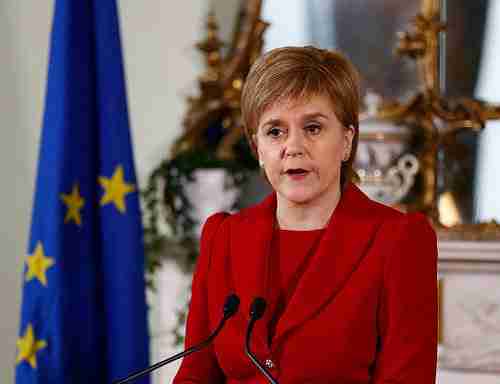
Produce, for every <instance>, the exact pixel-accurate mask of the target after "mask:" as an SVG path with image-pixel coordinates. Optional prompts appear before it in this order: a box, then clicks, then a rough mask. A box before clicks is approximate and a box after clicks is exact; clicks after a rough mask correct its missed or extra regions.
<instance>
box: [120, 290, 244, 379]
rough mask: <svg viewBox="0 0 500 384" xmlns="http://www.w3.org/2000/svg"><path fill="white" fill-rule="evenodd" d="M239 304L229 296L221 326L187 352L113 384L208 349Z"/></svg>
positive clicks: (237, 300) (233, 296)
mask: <svg viewBox="0 0 500 384" xmlns="http://www.w3.org/2000/svg"><path fill="white" fill-rule="evenodd" d="M239 304H240V299H239V298H238V296H236V295H235V294H232V295H229V296H228V297H227V298H226V301H225V303H224V316H223V317H222V319H221V321H220V322H219V325H218V326H217V328H215V330H214V331H213V332H212V333H211V334H210V335H209V336H208V337H207V338H206V339H205V340H204V341H202V342H201V343H199V344H196V345H194V346H192V347H190V348H188V349H186V350H185V351H182V352H179V353H177V354H175V355H173V356H171V357H169V358H167V359H165V360H162V361H160V362H158V363H156V364H153V365H152V366H150V367H148V368H145V369H142V370H140V371H137V372H135V373H132V374H131V375H129V376H127V377H125V378H123V379H120V380H117V381H114V382H113V384H125V383H129V382H130V381H132V380H135V379H137V378H139V377H141V376H144V375H146V374H148V373H150V372H152V371H154V370H155V369H158V368H160V367H163V366H164V365H166V364H168V363H171V362H173V361H175V360H178V359H180V358H182V357H184V356H187V355H190V354H191V353H194V352H197V351H199V350H201V349H203V348H205V347H207V346H208V345H209V344H210V343H211V342H212V341H213V339H215V337H216V336H217V335H218V334H219V332H220V331H221V330H222V328H223V327H224V324H226V321H227V320H228V319H229V318H230V317H232V316H233V315H234V314H235V313H236V312H237V311H238V306H239Z"/></svg>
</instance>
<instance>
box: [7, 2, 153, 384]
mask: <svg viewBox="0 0 500 384" xmlns="http://www.w3.org/2000/svg"><path fill="white" fill-rule="evenodd" d="M148 348H149V340H148V331H147V311H146V303H145V283H144V248H143V242H142V227H141V214H140V209H139V200H138V186H137V183H136V177H135V170H134V162H133V155H132V147H131V139H130V133H129V122H128V114H127V104H126V92H125V84H124V71H123V64H122V53H121V47H120V37H119V25H118V15H117V9H116V3H115V0H92V1H91V0H86V1H74V0H56V2H55V13H54V21H53V29H52V37H51V49H50V60H49V70H48V81H47V94H46V101H45V114H44V120H43V127H42V135H41V143H40V153H39V164H38V173H37V180H36V190H35V195H34V206H33V213H32V223H31V233H30V240H29V244H28V250H27V257H26V263H25V268H24V272H23V303H22V309H21V323H20V329H19V335H18V341H17V351H16V383H17V384H27V383H37V384H45V383H47V384H48V383H50V384H59V383H65V384H67V383H71V384H78V383H85V384H88V383H110V382H111V381H112V380H114V379H117V378H121V377H123V376H126V375H127V374H129V373H130V372H132V371H135V370H138V369H141V368H144V367H146V366H147V365H148V360H149V359H148V355H149V351H148ZM136 382H137V383H148V382H149V380H148V379H144V380H142V381H141V380H137V381H136Z"/></svg>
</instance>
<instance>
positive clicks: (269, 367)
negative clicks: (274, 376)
mask: <svg viewBox="0 0 500 384" xmlns="http://www.w3.org/2000/svg"><path fill="white" fill-rule="evenodd" d="M264 365H265V366H266V368H268V369H273V368H274V363H273V361H272V360H271V359H266V361H264Z"/></svg>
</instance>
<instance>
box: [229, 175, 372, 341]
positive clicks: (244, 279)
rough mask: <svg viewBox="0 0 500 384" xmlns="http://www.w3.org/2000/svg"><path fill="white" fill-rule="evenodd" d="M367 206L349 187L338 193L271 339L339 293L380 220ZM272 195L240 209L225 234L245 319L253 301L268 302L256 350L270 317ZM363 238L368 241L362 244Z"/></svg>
mask: <svg viewBox="0 0 500 384" xmlns="http://www.w3.org/2000/svg"><path fill="white" fill-rule="evenodd" d="M375 206H376V203H373V202H372V201H370V200H369V199H368V198H367V197H366V196H365V195H364V194H363V193H362V192H361V191H360V190H359V189H358V188H357V187H356V186H354V185H353V184H349V185H348V186H347V187H346V189H345V190H344V192H343V194H342V198H341V200H340V202H339V204H338V206H337V207H336V209H335V211H334V213H333V215H332V217H331V219H330V222H329V224H328V227H327V229H326V232H325V233H324V235H323V237H322V239H321V242H320V244H319V247H318V250H317V251H316V253H315V255H313V258H312V259H311V262H310V264H309V267H308V268H307V270H306V271H305V272H304V275H303V276H302V278H301V281H300V282H299V284H298V286H297V289H296V290H295V292H294V294H293V296H292V298H291V301H290V303H289V304H288V306H287V309H286V310H285V312H284V313H283V315H282V317H281V319H280V320H279V322H278V324H277V328H276V335H275V340H278V339H279V338H281V337H283V336H284V335H285V334H286V333H287V332H289V331H290V330H292V329H293V328H295V327H296V326H299V325H300V324H302V323H303V322H304V321H306V320H307V319H308V318H310V317H311V316H313V315H314V314H315V313H317V312H318V311H320V310H321V308H322V307H323V306H324V305H325V304H327V303H328V302H330V301H331V300H332V299H333V298H334V297H335V295H336V294H337V293H338V292H339V291H340V290H341V289H342V287H343V286H344V284H345V283H346V282H347V280H348V279H349V277H350V275H351V274H352V273H353V271H354V270H355V269H356V267H357V265H358V264H359V262H360V261H361V260H362V258H363V255H364V254H365V250H366V249H367V248H368V246H369V244H370V239H371V238H372V237H373V235H374V234H375V231H376V229H377V227H378V223H379V222H380V219H379V218H378V217H377V214H376V213H375V212H376V211H377V210H376V209H373V208H374V207H375ZM275 212H276V195H275V194H274V193H273V194H271V195H270V196H268V197H267V198H266V199H265V200H264V201H263V202H262V203H260V204H258V205H256V206H254V207H251V208H248V209H246V210H243V211H242V212H241V213H240V214H239V215H236V216H239V217H238V218H236V217H234V218H235V219H236V220H234V221H233V223H232V227H231V235H230V242H231V243H230V253H231V257H230V260H231V268H230V270H231V274H232V283H233V287H234V291H235V292H236V293H237V294H238V295H239V296H240V299H241V307H240V308H241V309H240V313H241V314H242V316H243V318H244V319H245V320H247V319H248V310H249V306H250V303H251V302H252V300H253V299H254V298H255V297H256V296H262V297H263V298H265V299H266V301H267V302H268V308H267V310H266V312H265V315H264V318H263V319H262V320H260V321H259V322H258V323H257V325H256V328H255V337H254V338H255V339H256V340H258V342H257V341H256V343H257V344H256V346H257V345H258V346H259V347H263V344H264V345H266V346H267V334H268V330H267V324H268V322H269V320H270V319H271V317H272V315H273V312H274V303H275V297H273V289H272V286H271V284H272V281H270V276H269V260H270V259H269V258H270V257H272V255H271V254H270V251H271V241H272V235H273V229H274V225H275V224H274V223H275ZM367 239H368V240H367Z"/></svg>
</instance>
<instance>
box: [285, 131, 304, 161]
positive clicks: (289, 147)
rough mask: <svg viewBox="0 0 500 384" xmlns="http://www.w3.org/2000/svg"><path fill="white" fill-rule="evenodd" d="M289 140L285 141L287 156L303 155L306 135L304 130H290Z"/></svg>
mask: <svg viewBox="0 0 500 384" xmlns="http://www.w3.org/2000/svg"><path fill="white" fill-rule="evenodd" d="M290 131H291V132H290V133H289V135H288V137H287V140H286V141H285V148H284V155H285V157H296V156H303V155H304V152H305V148H304V137H303V135H302V132H300V131H295V130H290Z"/></svg>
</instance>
